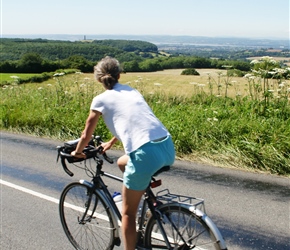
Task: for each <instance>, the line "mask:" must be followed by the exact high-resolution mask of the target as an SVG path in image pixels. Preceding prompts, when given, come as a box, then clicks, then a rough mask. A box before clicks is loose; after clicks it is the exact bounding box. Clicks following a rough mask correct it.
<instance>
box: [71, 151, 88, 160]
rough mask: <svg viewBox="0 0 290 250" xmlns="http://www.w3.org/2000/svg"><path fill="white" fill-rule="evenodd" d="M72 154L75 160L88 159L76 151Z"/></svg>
mask: <svg viewBox="0 0 290 250" xmlns="http://www.w3.org/2000/svg"><path fill="white" fill-rule="evenodd" d="M70 154H71V155H72V156H73V157H75V158H79V159H82V158H84V159H85V158H86V155H85V154H84V153H83V152H81V153H77V152H76V151H72V152H71V153H70Z"/></svg>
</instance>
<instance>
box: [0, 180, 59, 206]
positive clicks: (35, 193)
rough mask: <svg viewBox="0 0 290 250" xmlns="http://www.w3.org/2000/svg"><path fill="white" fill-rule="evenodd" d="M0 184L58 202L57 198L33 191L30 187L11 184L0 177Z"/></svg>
mask: <svg viewBox="0 0 290 250" xmlns="http://www.w3.org/2000/svg"><path fill="white" fill-rule="evenodd" d="M0 184H2V185H5V186H7V187H11V188H14V189H17V190H19V191H22V192H24V193H27V194H31V195H34V196H36V197H38V198H41V199H44V200H47V201H51V202H54V203H56V204H59V199H56V198H53V197H50V196H48V195H45V194H42V193H39V192H35V191H33V190H31V189H28V188H25V187H21V186H18V185H15V184H13V183H11V182H8V181H4V180H2V179H0Z"/></svg>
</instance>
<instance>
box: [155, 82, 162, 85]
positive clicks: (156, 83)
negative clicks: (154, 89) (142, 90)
mask: <svg viewBox="0 0 290 250" xmlns="http://www.w3.org/2000/svg"><path fill="white" fill-rule="evenodd" d="M154 85H155V86H162V84H161V83H159V82H155V83H154Z"/></svg>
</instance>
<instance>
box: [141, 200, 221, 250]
mask: <svg viewBox="0 0 290 250" xmlns="http://www.w3.org/2000/svg"><path fill="white" fill-rule="evenodd" d="M160 219H161V222H162V225H163V227H164V230H165V232H166V235H167V237H168V240H169V242H170V245H171V248H172V249H195V250H218V249H221V248H220V247H219V244H218V240H217V239H216V238H215V236H214V234H213V233H212V231H211V229H210V228H209V227H208V226H207V225H206V223H205V222H204V221H203V220H202V219H201V218H200V217H199V216H197V215H196V214H195V213H192V212H191V211H189V210H188V209H187V208H185V207H182V206H179V205H178V204H168V205H165V206H163V207H162V208H160ZM144 243H145V246H146V248H149V249H168V248H167V246H166V243H165V241H164V239H163V236H162V234H161V231H160V228H159V226H158V225H157V223H156V220H155V219H154V218H153V217H151V218H150V219H149V221H148V223H147V227H146V230H145V236H144Z"/></svg>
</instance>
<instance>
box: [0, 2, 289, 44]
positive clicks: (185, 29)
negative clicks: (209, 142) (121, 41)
mask: <svg viewBox="0 0 290 250" xmlns="http://www.w3.org/2000/svg"><path fill="white" fill-rule="evenodd" d="M289 12H290V9H289V0H275V1H271V0H143V1H141V0H49V1H43V0H1V13H0V14H1V37H5V35H17V34H18V35H26V34H33V35H34V34H75V35H76V34H78V35H174V36H175V35H178V36H208V37H243V38H270V39H289Z"/></svg>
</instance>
